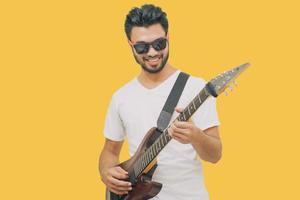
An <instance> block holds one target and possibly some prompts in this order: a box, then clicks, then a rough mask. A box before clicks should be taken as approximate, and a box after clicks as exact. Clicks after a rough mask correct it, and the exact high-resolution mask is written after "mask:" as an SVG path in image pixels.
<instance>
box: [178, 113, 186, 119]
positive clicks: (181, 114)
mask: <svg viewBox="0 0 300 200" xmlns="http://www.w3.org/2000/svg"><path fill="white" fill-rule="evenodd" d="M179 121H186V119H185V117H184V115H183V113H180V115H179Z"/></svg>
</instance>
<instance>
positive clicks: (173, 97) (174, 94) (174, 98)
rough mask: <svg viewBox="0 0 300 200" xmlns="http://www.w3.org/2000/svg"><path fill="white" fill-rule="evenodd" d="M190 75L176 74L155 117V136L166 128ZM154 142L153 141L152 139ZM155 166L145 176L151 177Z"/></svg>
mask: <svg viewBox="0 0 300 200" xmlns="http://www.w3.org/2000/svg"><path fill="white" fill-rule="evenodd" d="M189 76H190V75H188V74H186V73H183V72H180V74H179V75H178V77H177V79H176V82H175V84H174V85H173V88H172V90H171V92H170V94H169V96H168V98H167V100H166V102H165V105H164V107H163V109H162V111H161V112H160V115H159V117H158V119H157V131H156V133H155V134H156V138H157V137H158V136H159V135H160V134H162V133H163V131H164V129H166V128H167V126H168V125H169V123H170V121H171V118H172V115H173V113H174V110H175V107H176V105H177V103H178V101H179V98H180V96H181V94H182V91H183V89H184V87H185V84H186V82H187V80H188V78H189ZM152 142H154V141H152ZM156 168H157V163H156V164H155V165H154V166H153V167H152V168H151V169H150V170H149V171H148V172H147V176H148V177H149V178H152V176H153V173H154V171H155V169H156Z"/></svg>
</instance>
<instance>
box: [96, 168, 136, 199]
mask: <svg viewBox="0 0 300 200" xmlns="http://www.w3.org/2000/svg"><path fill="white" fill-rule="evenodd" d="M127 178H128V172H127V171H125V170H124V169H122V168H121V167H120V166H117V167H111V168H107V169H103V170H102V173H101V179H102V181H103V183H104V184H105V185H106V187H107V188H108V189H109V190H110V191H111V192H113V193H116V194H119V195H122V194H128V191H130V190H132V187H131V183H130V182H128V181H124V180H125V179H127Z"/></svg>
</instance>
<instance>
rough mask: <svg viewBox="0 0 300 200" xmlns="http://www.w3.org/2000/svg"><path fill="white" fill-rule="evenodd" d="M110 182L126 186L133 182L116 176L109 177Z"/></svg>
mask: <svg viewBox="0 0 300 200" xmlns="http://www.w3.org/2000/svg"><path fill="white" fill-rule="evenodd" d="M108 180H109V182H110V183H112V184H114V185H116V186H124V187H128V186H131V183H130V182H128V181H122V180H118V179H116V178H114V177H109V178H108Z"/></svg>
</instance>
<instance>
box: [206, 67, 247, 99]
mask: <svg viewBox="0 0 300 200" xmlns="http://www.w3.org/2000/svg"><path fill="white" fill-rule="evenodd" d="M249 65H250V63H245V64H242V65H240V66H238V67H235V68H233V69H231V70H228V71H225V72H224V73H222V74H220V75H218V76H216V77H215V78H213V79H212V80H210V81H209V82H208V83H207V89H208V91H209V93H210V94H211V95H212V96H214V97H217V96H218V95H219V94H221V93H222V92H224V91H225V89H226V88H230V90H232V88H231V86H230V84H231V83H234V84H235V82H234V80H235V79H236V78H237V77H238V76H239V75H240V74H241V73H242V72H243V71H245V69H246V68H247V67H249Z"/></svg>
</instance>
